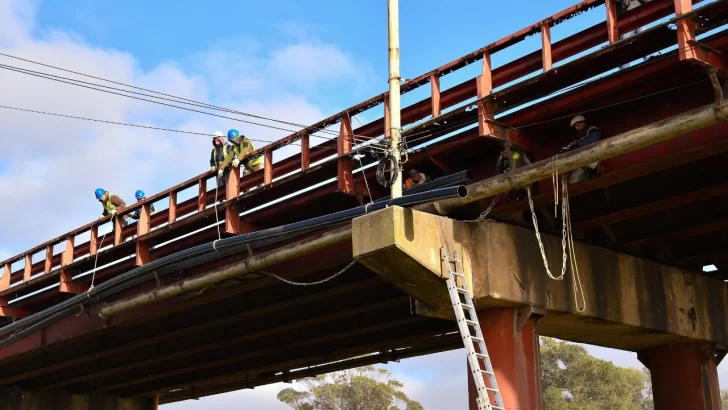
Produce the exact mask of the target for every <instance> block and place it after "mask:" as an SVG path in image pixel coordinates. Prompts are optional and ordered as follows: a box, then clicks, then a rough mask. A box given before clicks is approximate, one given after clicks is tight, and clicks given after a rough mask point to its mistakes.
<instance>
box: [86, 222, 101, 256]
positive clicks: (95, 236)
mask: <svg viewBox="0 0 728 410" xmlns="http://www.w3.org/2000/svg"><path fill="white" fill-rule="evenodd" d="M99 245H102V244H99V226H98V225H94V226H92V227H91V237H90V238H89V254H90V255H91V256H94V255H96V253H97V252H98V251H99V248H100V246H99Z"/></svg>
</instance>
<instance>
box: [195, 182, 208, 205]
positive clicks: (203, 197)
mask: <svg viewBox="0 0 728 410" xmlns="http://www.w3.org/2000/svg"><path fill="white" fill-rule="evenodd" d="M198 185H199V190H198V194H197V212H202V211H204V210H205V208H206V207H207V178H204V177H203V178H200V179H199V180H198Z"/></svg>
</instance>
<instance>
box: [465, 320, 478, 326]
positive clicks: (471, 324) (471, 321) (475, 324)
mask: <svg viewBox="0 0 728 410" xmlns="http://www.w3.org/2000/svg"><path fill="white" fill-rule="evenodd" d="M465 323H467V324H468V325H470V326H478V322H476V321H474V320H469V319H465Z"/></svg>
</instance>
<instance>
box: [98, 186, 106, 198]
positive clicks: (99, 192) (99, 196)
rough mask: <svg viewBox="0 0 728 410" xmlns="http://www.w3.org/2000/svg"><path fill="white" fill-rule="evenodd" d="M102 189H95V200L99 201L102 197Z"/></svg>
mask: <svg viewBox="0 0 728 410" xmlns="http://www.w3.org/2000/svg"><path fill="white" fill-rule="evenodd" d="M104 192H106V191H105V190H104V188H96V199H101V197H102V196H104Z"/></svg>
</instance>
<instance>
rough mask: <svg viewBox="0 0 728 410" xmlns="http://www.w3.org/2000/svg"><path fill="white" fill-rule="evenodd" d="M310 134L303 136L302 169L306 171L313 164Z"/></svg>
mask: <svg viewBox="0 0 728 410" xmlns="http://www.w3.org/2000/svg"><path fill="white" fill-rule="evenodd" d="M309 138H310V137H309V136H308V135H304V136H302V137H301V171H305V170H307V169H308V167H310V166H311V150H310V148H309V146H308V144H309Z"/></svg>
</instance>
